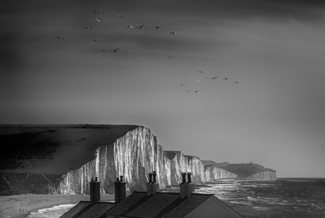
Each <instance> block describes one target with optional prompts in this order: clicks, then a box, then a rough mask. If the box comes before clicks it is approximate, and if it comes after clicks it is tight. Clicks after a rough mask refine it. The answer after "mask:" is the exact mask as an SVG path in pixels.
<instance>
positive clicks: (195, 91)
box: [56, 8, 239, 93]
mask: <svg viewBox="0 0 325 218" xmlns="http://www.w3.org/2000/svg"><path fill="white" fill-rule="evenodd" d="M91 10H92V12H93V13H94V14H95V15H103V14H105V12H103V11H99V10H96V9H93V8H91ZM116 15H117V17H119V18H121V19H124V18H125V16H123V15H121V14H116ZM94 20H95V21H96V22H97V23H100V22H101V20H102V18H99V17H94ZM144 27H146V25H145V24H142V25H139V26H134V25H128V26H126V28H127V29H135V28H138V29H142V28H144ZM153 27H154V28H156V29H161V28H162V27H161V26H153ZM84 29H86V30H92V29H93V28H92V27H91V26H84ZM169 35H177V33H176V32H175V31H171V32H169ZM56 38H57V39H58V40H62V39H64V38H63V37H61V36H57V37H56ZM93 41H94V42H99V40H97V39H93ZM119 50H120V48H114V49H111V50H110V52H113V53H116V52H118V51H119ZM100 52H108V50H107V49H102V50H100ZM173 58H175V56H172V55H170V56H169V57H168V59H173ZM197 72H198V73H199V74H203V73H204V72H203V71H201V70H197ZM181 73H182V74H183V75H187V74H188V73H187V72H181ZM217 78H218V77H217V76H214V77H204V79H203V80H208V79H211V80H216V79H217ZM223 79H224V80H229V78H228V77H224V78H223ZM196 81H197V82H200V81H202V79H197V80H196ZM235 83H236V84H238V83H239V82H238V81H235ZM181 86H182V87H185V85H184V84H181ZM199 91H200V90H199V89H196V90H193V91H191V90H188V89H187V90H186V92H194V93H198V92H199Z"/></svg>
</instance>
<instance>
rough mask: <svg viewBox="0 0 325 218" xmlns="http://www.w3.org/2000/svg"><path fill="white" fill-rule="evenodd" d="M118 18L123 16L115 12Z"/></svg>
mask: <svg viewBox="0 0 325 218" xmlns="http://www.w3.org/2000/svg"><path fill="white" fill-rule="evenodd" d="M116 15H117V16H118V17H119V18H125V17H124V16H122V15H120V14H116Z"/></svg>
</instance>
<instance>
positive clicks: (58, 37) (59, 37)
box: [55, 36, 64, 39]
mask: <svg viewBox="0 0 325 218" xmlns="http://www.w3.org/2000/svg"><path fill="white" fill-rule="evenodd" d="M55 38H57V39H64V38H63V37H61V36H57V37H55Z"/></svg>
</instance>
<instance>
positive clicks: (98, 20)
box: [94, 17, 102, 23]
mask: <svg viewBox="0 0 325 218" xmlns="http://www.w3.org/2000/svg"><path fill="white" fill-rule="evenodd" d="M94 19H95V20H96V21H97V23H99V22H100V20H101V19H102V18H96V17H95V18H94Z"/></svg>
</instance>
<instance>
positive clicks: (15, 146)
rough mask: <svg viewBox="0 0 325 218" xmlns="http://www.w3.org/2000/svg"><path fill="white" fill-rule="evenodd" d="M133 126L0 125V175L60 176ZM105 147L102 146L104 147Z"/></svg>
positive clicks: (133, 127)
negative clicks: (3, 173) (2, 150)
mask: <svg viewBox="0 0 325 218" xmlns="http://www.w3.org/2000/svg"><path fill="white" fill-rule="evenodd" d="M137 127H138V126H135V125H88V124H84V125H0V141H1V145H2V149H4V150H5V151H6V152H0V172H9V173H38V174H44V173H45V174H52V175H53V174H56V175H61V174H63V173H66V172H67V171H69V170H72V169H77V168H79V167H80V166H82V165H83V164H85V163H86V162H88V161H91V160H92V159H93V158H94V152H95V150H96V149H97V148H98V147H100V146H103V145H108V144H110V143H113V142H114V141H115V140H116V139H117V138H119V137H121V136H123V135H125V134H126V133H127V132H128V131H131V130H133V129H135V128H137ZM104 143H105V144H104Z"/></svg>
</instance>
